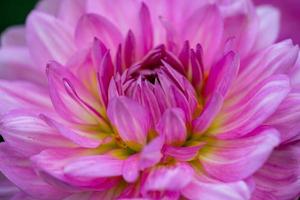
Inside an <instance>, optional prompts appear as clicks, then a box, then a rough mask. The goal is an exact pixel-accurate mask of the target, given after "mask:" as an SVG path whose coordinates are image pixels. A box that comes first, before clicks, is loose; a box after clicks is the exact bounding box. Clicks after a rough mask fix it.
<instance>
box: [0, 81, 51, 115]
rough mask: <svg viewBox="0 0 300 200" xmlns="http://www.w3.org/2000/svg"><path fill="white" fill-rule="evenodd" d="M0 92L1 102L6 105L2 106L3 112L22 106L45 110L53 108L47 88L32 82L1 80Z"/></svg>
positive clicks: (0, 108)
mask: <svg viewBox="0 0 300 200" xmlns="http://www.w3.org/2000/svg"><path fill="white" fill-rule="evenodd" d="M24 91H26V94H25V93H24ZM0 94H1V95H0V99H1V102H2V104H3V105H5V106H1V107H0V113H1V114H3V113H6V112H8V111H10V110H12V109H20V108H22V109H34V110H38V109H42V110H43V111H45V112H47V111H50V110H52V108H51V102H50V101H49V99H48V94H47V91H46V89H45V88H43V87H39V86H37V85H34V84H32V83H28V82H22V81H15V82H12V81H3V80H1V81H0Z"/></svg>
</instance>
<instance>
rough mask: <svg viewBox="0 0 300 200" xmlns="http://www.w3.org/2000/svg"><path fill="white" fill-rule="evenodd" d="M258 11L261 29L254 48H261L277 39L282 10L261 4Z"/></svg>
mask: <svg viewBox="0 0 300 200" xmlns="http://www.w3.org/2000/svg"><path fill="white" fill-rule="evenodd" d="M256 12H257V15H258V17H259V30H258V35H257V39H256V42H255V45H254V48H255V49H261V48H264V47H267V46H269V45H271V44H273V43H274V42H275V41H276V39H277V37H278V34H279V28H280V11H279V10H278V9H276V8H275V7H273V6H260V7H258V8H257V11H256ZM266 32H267V33H268V34H266Z"/></svg>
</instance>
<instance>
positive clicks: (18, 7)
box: [0, 0, 37, 142]
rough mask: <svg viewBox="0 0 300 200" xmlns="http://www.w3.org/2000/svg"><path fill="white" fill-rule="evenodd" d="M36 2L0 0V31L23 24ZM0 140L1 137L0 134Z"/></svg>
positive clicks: (0, 139) (33, 0)
mask: <svg viewBox="0 0 300 200" xmlns="http://www.w3.org/2000/svg"><path fill="white" fill-rule="evenodd" d="M36 2H37V0H0V32H1V33H2V32H3V31H4V30H5V29H6V28H7V27H9V26H12V25H17V24H24V22H25V19H26V16H27V14H28V13H29V12H30V10H32V8H34V6H35V4H36ZM0 106H1V105H0ZM1 141H3V139H2V137H1V135H0V142H1Z"/></svg>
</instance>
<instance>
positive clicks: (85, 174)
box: [64, 155, 124, 181]
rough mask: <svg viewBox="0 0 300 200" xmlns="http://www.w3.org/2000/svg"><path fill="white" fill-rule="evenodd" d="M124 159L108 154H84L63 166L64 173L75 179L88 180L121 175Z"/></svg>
mask: <svg viewBox="0 0 300 200" xmlns="http://www.w3.org/2000/svg"><path fill="white" fill-rule="evenodd" d="M123 163H124V160H120V159H118V158H116V157H113V156H110V155H95V156H84V157H80V158H77V159H75V160H73V161H72V162H71V163H69V164H67V165H66V166H64V174H65V176H67V177H68V178H69V179H72V180H75V181H77V180H78V181H90V180H96V179H99V178H105V177H114V176H120V175H122V166H123Z"/></svg>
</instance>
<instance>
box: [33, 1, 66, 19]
mask: <svg viewBox="0 0 300 200" xmlns="http://www.w3.org/2000/svg"><path fill="white" fill-rule="evenodd" d="M60 2H61V0H41V1H39V2H38V3H37V6H36V10H38V11H39V12H44V13H47V14H50V15H53V16H56V15H57V13H58V11H59V7H60Z"/></svg>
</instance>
